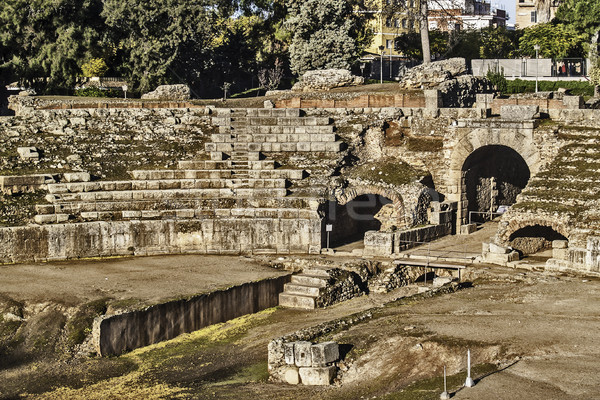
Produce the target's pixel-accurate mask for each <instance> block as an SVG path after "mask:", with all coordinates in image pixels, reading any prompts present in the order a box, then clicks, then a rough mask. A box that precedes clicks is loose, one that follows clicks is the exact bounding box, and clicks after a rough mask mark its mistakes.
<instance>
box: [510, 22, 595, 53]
mask: <svg viewBox="0 0 600 400" xmlns="http://www.w3.org/2000/svg"><path fill="white" fill-rule="evenodd" d="M583 41H584V37H583V36H582V34H581V33H579V32H577V30H575V28H573V27H572V26H571V25H563V24H554V23H546V24H537V25H533V26H530V27H528V28H525V29H524V32H523V36H522V37H521V39H520V41H519V42H520V44H521V50H522V52H523V54H525V55H529V56H535V53H536V52H535V49H534V46H535V45H538V46H540V50H539V54H540V55H541V56H542V57H546V58H552V59H555V60H556V59H562V58H565V57H581V56H582V55H583V48H582V43H583Z"/></svg>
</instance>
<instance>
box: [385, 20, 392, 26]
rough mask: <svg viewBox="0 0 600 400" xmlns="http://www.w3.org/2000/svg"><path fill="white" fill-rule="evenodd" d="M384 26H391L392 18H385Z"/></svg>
mask: <svg viewBox="0 0 600 400" xmlns="http://www.w3.org/2000/svg"><path fill="white" fill-rule="evenodd" d="M385 26H386V27H388V28H391V27H392V19H391V18H386V20H385Z"/></svg>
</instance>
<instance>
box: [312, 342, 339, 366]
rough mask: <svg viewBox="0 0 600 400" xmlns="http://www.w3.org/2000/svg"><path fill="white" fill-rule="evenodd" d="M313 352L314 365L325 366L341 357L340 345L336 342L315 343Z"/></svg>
mask: <svg viewBox="0 0 600 400" xmlns="http://www.w3.org/2000/svg"><path fill="white" fill-rule="evenodd" d="M311 352H312V365H313V366H325V365H327V364H329V363H332V362H335V361H337V360H338V359H339V358H340V350H339V345H338V344H337V343H336V342H324V343H318V344H314V345H313V346H312V347H311Z"/></svg>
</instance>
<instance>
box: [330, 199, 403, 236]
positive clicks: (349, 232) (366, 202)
mask: <svg viewBox="0 0 600 400" xmlns="http://www.w3.org/2000/svg"><path fill="white" fill-rule="evenodd" d="M390 203H392V201H391V200H390V199H388V198H386V197H383V196H380V195H376V194H363V195H361V196H357V197H356V198H355V199H354V200H352V201H349V202H348V203H346V204H344V205H341V204H339V203H338V202H337V201H328V202H327V203H325V205H324V207H325V218H323V224H322V229H321V232H322V240H321V246H322V247H327V229H326V228H327V225H331V228H332V230H331V232H330V236H329V247H331V248H334V247H339V246H343V245H346V244H349V243H354V242H358V241H362V240H363V239H364V236H365V232H367V231H377V230H379V228H381V222H379V221H378V220H377V219H375V215H376V214H377V213H378V212H379V211H380V210H381V207H383V206H384V205H386V204H390Z"/></svg>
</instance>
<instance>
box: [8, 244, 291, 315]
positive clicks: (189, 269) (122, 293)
mask: <svg viewBox="0 0 600 400" xmlns="http://www.w3.org/2000/svg"><path fill="white" fill-rule="evenodd" d="M281 274H284V272H282V271H277V270H275V269H273V268H270V267H268V266H265V265H262V264H260V263H258V262H256V261H253V260H251V259H248V258H246V257H227V256H197V255H185V256H166V257H138V258H113V259H105V260H91V261H65V262H53V263H36V264H17V265H2V266H0V293H1V294H4V295H7V296H9V297H11V298H13V299H15V300H18V301H25V302H30V303H36V302H46V301H50V302H58V303H60V304H69V305H75V304H78V303H83V302H86V301H90V300H95V299H98V298H102V297H111V298H114V299H117V300H123V299H140V300H143V301H144V302H149V303H152V302H156V301H159V300H161V299H168V298H173V297H180V296H186V295H192V294H196V293H204V292H208V291H212V290H215V289H221V288H225V287H228V286H232V285H236V284H242V283H244V282H250V281H256V280H260V279H265V278H268V277H272V276H278V275H281Z"/></svg>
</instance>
